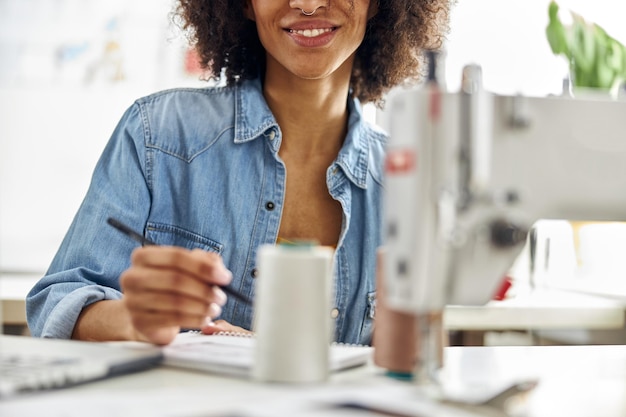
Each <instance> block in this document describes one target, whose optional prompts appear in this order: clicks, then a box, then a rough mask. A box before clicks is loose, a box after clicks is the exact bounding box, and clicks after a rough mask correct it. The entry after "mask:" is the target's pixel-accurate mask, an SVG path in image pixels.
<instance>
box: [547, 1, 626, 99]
mask: <svg viewBox="0 0 626 417" xmlns="http://www.w3.org/2000/svg"><path fill="white" fill-rule="evenodd" d="M558 12H559V5H558V4H557V3H556V2H555V1H552V2H550V5H549V7H548V15H549V18H550V21H549V23H548V26H547V27H546V36H547V38H548V43H549V44H550V48H551V49H552V52H553V53H554V54H555V55H562V56H564V57H565V58H566V59H567V61H568V63H569V66H570V76H571V78H572V83H573V85H574V86H576V87H593V88H601V89H611V88H613V87H614V86H615V85H616V84H618V83H620V82H622V81H624V80H626V47H624V45H622V44H621V43H620V42H619V41H617V40H616V39H614V38H612V37H611V36H610V35H608V34H607V33H606V31H605V30H604V29H602V28H601V27H600V26H598V25H597V24H595V23H589V22H587V21H585V19H583V18H582V16H580V15H578V14H576V13H573V12H570V13H571V15H572V24H571V25H568V26H565V25H563V23H562V22H561V20H560V19H559V16H558Z"/></svg>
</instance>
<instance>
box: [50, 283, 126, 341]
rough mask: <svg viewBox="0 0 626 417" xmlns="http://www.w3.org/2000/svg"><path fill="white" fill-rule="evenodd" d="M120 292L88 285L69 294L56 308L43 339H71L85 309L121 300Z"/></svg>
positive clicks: (51, 314)
mask: <svg viewBox="0 0 626 417" xmlns="http://www.w3.org/2000/svg"><path fill="white" fill-rule="evenodd" d="M120 298H122V293H121V292H120V291H117V290H114V289H113V288H108V287H101V286H99V285H88V286H86V287H82V288H79V289H77V290H74V291H72V292H71V293H69V294H67V295H66V296H65V297H63V299H62V300H61V301H59V303H58V304H57V305H56V307H54V309H53V310H52V312H51V313H50V315H49V316H48V318H47V319H46V323H45V324H44V327H43V330H42V332H41V337H47V338H53V339H70V338H71V337H72V333H73V331H74V326H75V325H76V320H78V316H79V315H80V313H81V311H83V308H85V307H87V306H88V305H91V304H93V303H95V302H97V301H102V300H119V299H120Z"/></svg>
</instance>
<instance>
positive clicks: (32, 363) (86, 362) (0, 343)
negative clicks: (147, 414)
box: [0, 335, 163, 401]
mask: <svg viewBox="0 0 626 417" xmlns="http://www.w3.org/2000/svg"><path fill="white" fill-rule="evenodd" d="M162 360H163V354H162V350H161V349H160V348H158V347H156V346H151V345H147V344H146V345H143V344H142V345H140V346H139V345H137V346H134V345H133V346H122V345H116V344H108V343H98V342H82V341H76V340H59V339H41V338H34V337H29V336H13V335H0V401H1V400H3V399H6V398H9V397H13V396H17V395H20V394H24V393H27V392H36V391H43V390H51V389H59V388H65V387H69V386H74V385H77V384H82V383H85V382H90V381H96V380H100V379H105V378H110V377H113V376H116V375H122V374H127V373H131V372H137V371H141V370H144V369H148V368H151V367H154V366H156V365H158V364H160V363H161V362H162Z"/></svg>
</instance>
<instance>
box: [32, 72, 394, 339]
mask: <svg viewBox="0 0 626 417" xmlns="http://www.w3.org/2000/svg"><path fill="white" fill-rule="evenodd" d="M348 108H349V121H348V123H349V126H348V134H347V136H346V138H345V141H344V143H343V146H342V148H341V150H340V152H339V154H338V156H337V158H336V160H335V161H334V162H333V163H332V164H331V166H329V167H328V169H327V171H326V182H327V185H328V190H329V192H330V195H331V196H332V197H333V198H334V199H335V200H337V201H338V202H339V203H340V204H341V207H342V211H343V221H342V227H341V234H340V237H339V241H338V245H337V248H336V251H335V255H334V260H333V261H334V265H333V267H334V278H335V292H334V297H335V300H334V305H335V308H334V309H333V310H332V311H329V312H328V314H329V315H330V316H331V317H334V318H335V329H336V334H335V339H336V341H339V342H344V343H362V344H369V343H370V342H371V332H372V325H373V323H372V321H373V320H372V319H373V317H374V306H375V262H376V256H375V253H376V249H377V247H378V246H380V244H381V221H382V213H381V209H382V207H381V206H382V185H381V183H382V176H383V168H382V167H383V158H384V156H383V152H384V145H385V142H386V136H385V134H384V133H383V132H382V131H380V130H379V129H377V128H376V127H374V126H371V125H369V124H367V123H366V122H365V121H364V120H363V118H362V114H361V110H360V106H359V103H358V101H356V100H352V99H348ZM281 140H282V134H281V130H280V128H279V126H278V124H277V123H276V119H275V118H274V116H273V115H272V113H271V111H270V109H269V107H268V105H267V103H266V101H265V99H264V97H263V94H262V86H261V82H260V81H259V80H253V81H245V82H242V83H241V84H239V85H236V86H232V87H211V88H202V89H174V90H168V91H163V92H159V93H155V94H153V95H150V96H148V97H144V98H141V99H139V100H137V101H136V102H135V103H134V104H133V105H132V106H131V107H130V108H129V109H128V110H127V111H126V113H125V114H124V116H123V117H122V119H121V120H120V122H119V124H118V125H117V127H116V129H115V130H114V132H113V134H112V137H111V139H110V141H109V142H108V144H107V146H106V148H105V150H104V152H103V154H102V156H101V157H100V160H99V161H98V164H97V165H96V168H95V171H94V174H93V177H92V181H91V185H90V187H89V190H88V192H87V195H86V196H85V199H84V201H83V202H82V204H81V206H80V208H79V210H78V212H77V214H76V216H75V218H74V220H73V222H72V225H71V226H70V229H69V231H68V233H67V235H66V236H65V238H64V240H63V242H62V244H61V247H60V249H59V251H58V253H57V254H56V256H55V258H54V260H53V261H52V264H51V266H50V268H49V270H48V271H47V273H46V276H44V277H43V278H42V279H41V280H40V281H39V282H38V283H37V284H36V285H35V287H34V288H33V289H32V290H31V291H30V293H29V295H28V297H27V300H26V302H27V317H28V324H29V327H30V330H31V332H32V334H33V335H34V336H41V337H52V338H70V337H71V335H72V331H73V328H74V324H75V322H76V320H77V318H78V316H79V314H80V312H81V310H82V309H83V308H84V307H86V306H88V305H90V304H91V303H94V302H97V301H100V300H106V299H119V298H121V297H122V294H121V292H120V283H119V276H120V274H121V273H122V272H123V271H124V270H125V269H127V268H128V267H129V266H130V254H131V252H132V250H133V249H134V248H135V247H136V245H137V244H136V243H135V242H134V241H132V240H131V239H129V238H128V237H127V236H124V235H123V234H121V233H120V232H118V231H116V230H115V229H113V228H112V227H110V226H109V225H107V223H106V219H107V218H108V217H110V216H111V217H116V218H118V219H119V220H120V221H122V222H123V223H126V224H128V225H130V226H131V227H133V228H135V229H136V230H143V233H144V234H145V236H146V237H147V238H149V239H150V240H152V241H154V242H156V243H157V244H162V245H176V246H181V247H185V248H189V249H193V248H201V249H203V250H206V251H211V252H215V253H218V254H220V255H221V256H222V258H223V260H224V263H225V265H226V267H227V268H229V269H230V270H231V271H232V273H233V282H232V283H231V286H232V287H233V288H236V289H238V290H239V291H241V292H242V293H243V294H246V295H248V296H249V297H251V298H253V297H254V283H255V276H256V269H255V268H256V253H257V248H258V247H259V246H260V245H262V244H271V243H275V242H276V239H277V235H278V229H279V226H280V220H281V212H282V206H283V202H284V197H285V182H286V175H287V172H286V170H285V165H284V164H283V162H282V161H281V159H280V157H279V155H278V150H279V148H280V144H281ZM220 318H222V319H224V320H227V321H228V322H230V323H232V324H234V325H237V326H241V327H244V328H248V329H250V327H251V325H252V318H253V310H252V307H250V306H247V305H244V304H242V303H240V302H238V301H237V300H236V299H233V298H230V299H229V300H228V302H227V303H226V305H225V306H224V308H223V311H222V315H221V317H220Z"/></svg>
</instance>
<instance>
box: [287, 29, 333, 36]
mask: <svg viewBox="0 0 626 417" xmlns="http://www.w3.org/2000/svg"><path fill="white" fill-rule="evenodd" d="M330 31H332V29H330V28H327V29H305V30H294V29H291V33H296V34H298V35H302V36H304V37H305V38H314V37H316V36H320V35H321V34H323V33H328V32H330Z"/></svg>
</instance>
